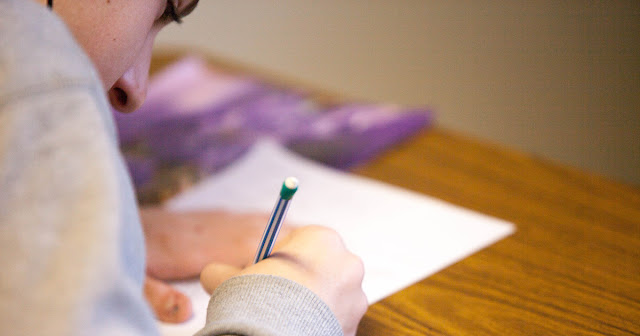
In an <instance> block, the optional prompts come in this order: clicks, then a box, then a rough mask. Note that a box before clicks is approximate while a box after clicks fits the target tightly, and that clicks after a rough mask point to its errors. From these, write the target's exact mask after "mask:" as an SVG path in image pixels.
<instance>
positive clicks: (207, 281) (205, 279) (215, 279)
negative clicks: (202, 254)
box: [200, 264, 241, 294]
mask: <svg viewBox="0 0 640 336" xmlns="http://www.w3.org/2000/svg"><path fill="white" fill-rule="evenodd" d="M240 271H241V269H240V268H238V267H235V266H231V265H226V264H209V265H207V267H205V268H204V269H203V270H202V273H200V283H201V284H202V287H203V288H204V290H205V291H207V293H209V294H211V293H213V291H214V290H215V289H216V288H218V286H220V284H221V283H223V282H224V281H225V280H227V279H229V278H231V277H232V276H234V275H237V274H238V273H239V272H240Z"/></svg>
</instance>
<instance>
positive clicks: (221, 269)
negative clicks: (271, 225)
mask: <svg viewBox="0 0 640 336" xmlns="http://www.w3.org/2000/svg"><path fill="white" fill-rule="evenodd" d="M245 274H270V275H277V276H281V277H284V278H288V279H290V280H293V281H295V282H297V283H299V284H301V285H303V286H305V287H307V288H309V289H310V290H311V291H313V292H314V293H315V294H316V295H318V296H319V297H320V298H321V299H322V300H323V301H324V302H325V303H326V304H327V305H328V306H329V308H330V309H331V311H332V312H333V313H334V315H335V316H336V317H337V319H338V322H340V325H341V326H342V329H343V331H344V334H345V335H347V336H351V335H355V333H356V329H357V327H358V323H359V322H360V319H361V318H362V316H363V315H364V313H365V312H366V310H367V306H368V305H367V298H366V297H365V295H364V292H363V291H362V278H363V276H364V267H363V264H362V261H361V260H360V258H358V257H357V256H355V255H353V254H351V253H350V252H349V251H348V250H347V249H346V247H345V246H344V243H343V241H342V239H341V238H340V236H339V235H338V234H337V233H336V232H334V231H332V230H330V229H327V228H323V227H319V226H307V227H301V228H298V229H295V230H293V231H292V232H291V233H290V234H289V235H288V236H287V237H285V238H284V239H282V240H281V242H280V243H279V244H278V245H277V246H276V247H275V252H274V253H272V254H271V256H270V257H269V258H267V259H265V260H263V261H260V262H259V263H257V264H254V265H251V266H249V267H246V268H244V269H240V268H238V267H236V266H233V265H224V264H210V265H208V266H207V267H206V268H205V269H204V270H203V271H202V273H201V275H200V281H201V283H202V285H203V287H204V288H205V290H207V291H208V292H209V293H211V292H213V290H214V289H215V288H216V287H218V286H219V285H220V284H221V283H222V282H223V281H225V280H226V279H228V278H230V277H232V276H236V275H245Z"/></svg>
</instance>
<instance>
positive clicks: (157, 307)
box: [140, 208, 288, 323]
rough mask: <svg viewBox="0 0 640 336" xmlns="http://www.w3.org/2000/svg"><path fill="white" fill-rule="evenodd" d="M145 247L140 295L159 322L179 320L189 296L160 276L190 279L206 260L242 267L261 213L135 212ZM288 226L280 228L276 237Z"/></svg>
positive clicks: (261, 226) (259, 229)
mask: <svg viewBox="0 0 640 336" xmlns="http://www.w3.org/2000/svg"><path fill="white" fill-rule="evenodd" d="M140 215H141V219H142V226H143V229H144V233H145V239H146V249H147V279H146V280H145V296H146V298H147V301H148V302H149V303H150V304H151V307H152V308H153V309H154V311H155V314H156V317H157V318H158V319H159V320H161V321H163V322H173V323H177V322H183V321H185V320H187V319H188V318H189V317H190V316H191V314H192V310H191V303H190V302H189V298H188V297H186V296H184V295H183V294H182V293H180V292H179V291H177V290H176V289H174V288H173V287H171V286H170V285H169V284H167V283H164V282H162V281H161V280H179V279H188V278H193V277H196V276H198V275H199V274H200V271H202V269H203V268H204V267H205V265H207V264H208V263H211V262H218V263H225V264H229V265H233V266H234V267H244V266H245V265H247V264H250V263H251V261H252V260H253V257H254V254H255V251H256V248H257V246H258V243H259V240H260V237H262V233H263V230H264V227H265V225H266V223H267V221H268V216H267V215H261V214H234V213H230V212H225V211H197V212H196V211H194V212H171V211H168V210H165V209H162V208H143V209H141V211H140ZM287 232H288V228H287V227H286V226H285V227H283V228H282V232H281V237H284V236H286V235H287Z"/></svg>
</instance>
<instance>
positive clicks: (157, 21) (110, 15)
mask: <svg viewBox="0 0 640 336" xmlns="http://www.w3.org/2000/svg"><path fill="white" fill-rule="evenodd" d="M39 1H40V2H41V3H42V4H44V5H46V3H47V0H39ZM197 3H198V0H93V1H86V0H53V11H54V12H55V13H56V14H57V15H58V16H60V17H61V18H62V19H63V20H64V21H65V23H66V24H67V26H68V27H69V29H70V30H71V32H72V34H73V35H74V37H75V38H76V40H77V41H78V43H79V44H80V45H81V46H82V47H83V48H84V50H85V52H86V53H87V54H88V55H89V57H90V58H91V60H92V61H93V64H94V65H95V67H96V69H97V70H98V73H99V74H100V77H101V79H102V83H103V85H104V87H105V89H107V92H108V96H109V100H110V101H111V104H112V105H113V107H114V108H116V109H117V110H119V111H122V112H131V111H134V110H135V109H137V108H138V107H139V106H140V105H141V104H142V102H143V101H144V98H145V96H146V90H147V80H148V71H149V63H150V60H151V48H152V46H153V41H154V40H155V37H156V34H158V32H159V31H160V29H162V28H163V27H164V26H166V25H167V24H168V23H170V22H172V21H175V20H176V19H179V18H181V17H184V16H185V15H187V14H189V12H191V11H192V10H193V9H194V8H195V6H196V5H197Z"/></svg>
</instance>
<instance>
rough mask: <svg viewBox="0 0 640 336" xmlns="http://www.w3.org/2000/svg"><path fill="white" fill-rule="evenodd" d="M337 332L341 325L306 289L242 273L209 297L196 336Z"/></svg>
mask: <svg viewBox="0 0 640 336" xmlns="http://www.w3.org/2000/svg"><path fill="white" fill-rule="evenodd" d="M209 335H252V336H274V335H305V336H308V335H309V336H312V335H323V336H326V335H336V336H342V335H343V334H342V327H341V326H340V324H339V323H338V320H337V319H336V317H335V316H334V315H333V313H332V312H331V309H329V307H328V306H327V305H326V304H325V303H324V301H322V300H321V299H320V298H319V297H318V296H317V295H316V294H315V293H313V292H312V291H311V290H309V289H308V288H306V287H304V286H302V285H300V284H298V283H296V282H294V281H291V280H288V279H285V278H282V277H278V276H273V275H262V274H255V275H243V276H238V277H233V278H231V279H229V280H227V281H225V282H223V283H222V284H221V285H220V287H218V288H217V289H216V290H215V291H214V292H213V295H212V296H211V299H210V300H209V308H208V309H207V324H206V326H205V327H204V328H203V329H202V330H201V331H200V332H199V333H198V334H197V336H209Z"/></svg>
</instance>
